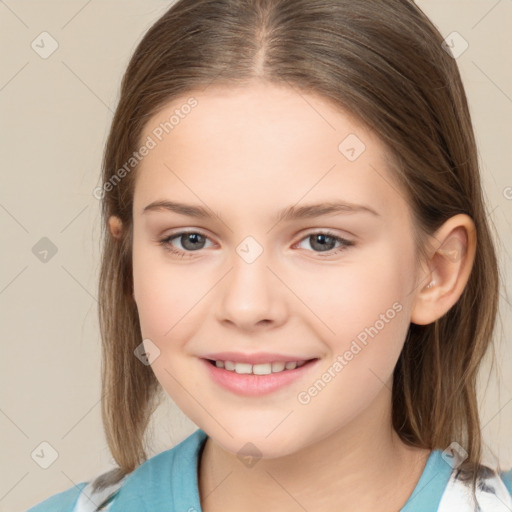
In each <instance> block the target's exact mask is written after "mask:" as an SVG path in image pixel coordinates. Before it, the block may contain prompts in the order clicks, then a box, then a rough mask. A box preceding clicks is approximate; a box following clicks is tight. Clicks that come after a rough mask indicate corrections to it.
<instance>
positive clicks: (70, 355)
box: [0, 0, 512, 512]
mask: <svg viewBox="0 0 512 512" xmlns="http://www.w3.org/2000/svg"><path fill="white" fill-rule="evenodd" d="M418 3H419V5H420V6H421V7H422V8H423V9H424V10H425V12H426V13H427V14H428V15H429V16H430V17H431V19H432V20H433V21H434V23H435V24H436V25H437V26H438V27H439V29H440V31H441V33H442V34H443V36H445V37H446V36H448V34H450V33H451V32H453V31H457V32H459V33H460V34H461V35H462V37H463V38H464V39H465V40H466V41H467V42H468V43H469V47H468V49H467V50H466V51H465V52H464V53H463V54H462V55H460V57H458V58H457V62H458V64H459V67H460V69H461V72H462V75H463V80H464V83H465V86H466V90H467V93H468V97H469V102H470V107H471V112H472V115H473V119H474V124H475V129H476V135H477V140H478V143H479V149H480V157H481V163H482V174H483V180H484V186H485V190H486V195H487V197H488V204H489V216H490V218H491V220H492V221H493V222H494V223H495V224H496V227H497V231H498V233H499V234H500V236H501V238H502V241H503V245H502V247H501V248H500V255H501V261H502V268H503V282H504V284H505V286H507V287H508V289H509V290H510V277H509V276H510V269H511V260H510V254H511V244H512V237H511V236H510V235H511V232H512V222H511V219H512V189H511V188H507V187H512V175H511V172H510V165H511V164H510V162H511V161H512V154H511V147H512V144H511V143H512V139H511V135H512V133H511V132H512V129H511V119H512V71H511V70H512V66H511V65H510V64H511V63H510V57H509V55H510V48H511V47H512V31H511V30H510V27H511V26H512V2H511V1H510V0H500V1H497V0H479V1H474V0H471V1H470V0H466V1H453V0H450V1H449V2H447V1H427V0H422V1H420V2H418ZM169 5H170V3H169V2H167V1H158V0H152V1H148V0H144V1H142V0H139V1H133V0H132V1H119V0H117V1H113V0H111V1H99V0H89V1H86V0H79V1H75V0H73V1H70V0H67V1H41V0H31V1H14V0H7V1H0V20H1V26H0V34H1V36H0V37H1V38H2V41H1V42H2V46H3V48H4V50H3V52H2V65H1V67H0V105H1V125H0V140H1V143H2V155H1V167H2V182H3V184H2V188H1V192H0V223H1V229H2V236H3V243H2V248H3V251H2V266H1V274H0V307H1V312H2V321H1V329H2V358H1V379H2V381H1V389H2V393H1V403H0V427H1V432H2V436H1V441H2V456H1V464H2V466H1V471H2V472H1V475H0V476H1V478H0V511H2V512H7V511H9V512H16V511H23V510H26V509H27V508H28V507H29V506H32V505H34V504H35V503H37V502H39V501H41V500H43V499H44V498H46V497H48V496H50V495H53V494H55V493H57V492H60V491H63V490H65V489H68V488H70V487H71V486H72V485H73V484H74V483H78V482H83V481H85V480H90V479H92V478H93V477H94V476H96V475H97V474H99V473H100V472H103V471H106V470H107V469H108V468H109V467H110V464H111V457H110V454H109V453H108V450H107V447H106V442H105V439H104V435H103V431H102V426H101V421H100V406H99V402H100V396H101V393H100V385H99V382H100V381H99V375H100V374H99V371H100V345H99V335H98V323H97V313H96V307H97V300H96V286H97V278H98V268H99V237H98V235H99V222H100V216H99V203H98V201H97V200H96V199H95V198H94V197H93V195H92V191H93V189H94V187H95V186H97V185H98V183H99V169H100V159H101V154H102V150H103V144H104V142H105V138H106V134H107V131H108V127H109V123H110V121H111V118H112V112H113V110H114V107H115V105H116V102H117V98H118V89H119V84H120V80H121V76H122V73H123V71H124V68H125V66H126V64H127V62H128V59H129V57H130V55H131V53H132V51H133V50H134V48H135V45H136V43H137V42H138V41H139V40H140V38H141V37H142V35H143V34H144V33H145V31H146V30H147V29H148V28H149V27H150V26H151V24H152V23H153V22H154V21H156V19H157V18H158V17H159V16H160V15H161V14H162V13H163V12H164V11H165V10H166V9H167V8H168V7H169ZM43 31H47V32H49V33H50V34H51V36H52V37H53V38H54V39H55V40H56V41H57V42H58V45H59V47H58V49H57V50H56V51H55V53H53V54H52V55H51V56H50V57H48V58H47V59H43V58H41V57H40V56H39V54H38V53H36V51H34V50H33V49H32V47H31V43H32V41H34V40H36V38H37V37H38V36H39V34H41V32H43ZM38 40H40V39H37V40H36V42H37V41H38ZM48 47H49V46H46V48H48ZM506 49H508V50H506ZM43 237H47V238H48V239H49V240H51V242H52V243H53V244H54V245H55V247H56V249H57V252H56V254H55V255H53V256H52V255H51V252H50V253H49V254H48V256H47V258H48V261H47V262H46V263H44V262H42V261H40V260H39V259H38V258H37V257H36V255H35V254H34V253H33V249H32V248H33V247H34V246H35V245H36V244H37V243H38V242H39V241H40V239H41V238H43ZM40 243H44V242H40ZM510 304H511V300H510V296H509V293H507V290H506V289H505V288H504V289H503V291H502V300H501V323H500V324H499V325H498V335H497V337H496V338H497V339H496V341H497V347H498V351H497V360H498V362H499V366H500V368H501V372H502V374H503V377H502V381H501V383H500V387H499V388H498V386H497V384H496V379H495V378H494V377H493V378H491V380H490V384H489V387H488V389H487V392H485V393H484V391H485V390H484V388H483V387H481V388H480V390H481V391H480V395H481V403H482V415H483V417H482V425H483V426H484V431H483V432H484V437H485V440H486V442H487V443H488V445H489V446H490V447H491V448H492V449H493V450H494V452H495V453H496V454H497V455H498V456H499V458H500V459H501V461H502V464H503V465H505V466H509V465H511V464H512V443H511V435H510V433H511V432H512V372H511V371H510V370H511V369H512V343H511V339H510V334H509V333H510V332H511V331H512V320H511V316H512V315H511V306H510ZM482 380H485V381H486V380H487V379H482ZM498 390H499V392H498ZM153 426H154V427H155V428H154V447H153V451H152V453H151V455H152V454H154V453H158V452H160V451H162V450H164V449H167V448H169V447H171V446H173V445H174V444H176V443H177V442H179V441H181V440H182V439H184V438H185V437H186V436H187V435H188V434H189V433H191V432H192V431H193V430H195V428H196V427H195V426H194V425H193V424H192V423H191V422H190V421H189V420H188V419H187V418H186V417H185V416H184V415H183V414H182V413H181V412H180V411H179V410H178V409H176V407H174V406H173V405H172V404H171V403H170V400H169V404H167V405H166V407H163V408H162V409H161V410H160V411H159V412H158V414H157V415H156V417H155V421H154V422H153ZM42 442H47V443H49V444H50V445H51V446H52V447H53V449H54V450H56V452H57V453H58V458H57V459H56V460H55V462H54V463H53V464H52V465H51V466H49V467H48V468H47V469H43V468H41V467H40V466H39V465H38V464H37V463H36V462H35V460H38V461H41V460H42V459H44V457H43V458H41V457H39V458H38V457H37V456H36V455H34V459H35V460H34V459H33V458H32V455H31V454H33V453H34V451H35V453H41V446H40V444H41V443H42ZM43 449H44V453H45V454H46V455H45V457H48V454H50V452H51V450H50V449H48V448H45V447H44V445H43ZM45 460H48V459H47V458H46V459H45Z"/></svg>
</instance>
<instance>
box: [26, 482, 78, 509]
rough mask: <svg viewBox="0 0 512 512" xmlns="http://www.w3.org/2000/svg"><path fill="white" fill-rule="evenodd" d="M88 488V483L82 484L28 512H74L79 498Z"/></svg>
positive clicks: (51, 497)
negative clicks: (84, 489) (85, 488)
mask: <svg viewBox="0 0 512 512" xmlns="http://www.w3.org/2000/svg"><path fill="white" fill-rule="evenodd" d="M86 486H87V482H81V483H79V484H78V485H76V486H73V487H71V488H70V489H68V490H66V491H63V492H60V493H58V494H55V495H53V496H50V497H49V498H47V499H46V500H44V501H42V502H41V503H38V504H37V505H35V506H34V507H32V508H30V509H28V510H27V512H72V510H73V508H74V506H75V503H76V501H77V499H78V496H79V495H80V493H81V492H82V489H83V488H84V487H86Z"/></svg>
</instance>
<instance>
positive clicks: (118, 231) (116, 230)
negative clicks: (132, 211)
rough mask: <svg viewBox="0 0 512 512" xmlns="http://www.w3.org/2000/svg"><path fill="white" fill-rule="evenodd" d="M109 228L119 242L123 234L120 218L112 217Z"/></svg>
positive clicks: (109, 220)
mask: <svg viewBox="0 0 512 512" xmlns="http://www.w3.org/2000/svg"><path fill="white" fill-rule="evenodd" d="M108 228H109V230H110V233H111V235H112V236H113V237H114V238H116V239H118V240H119V239H120V238H121V235H122V233H123V223H122V221H121V219H120V218H119V217H117V216H116V215H111V216H110V217H109V219H108Z"/></svg>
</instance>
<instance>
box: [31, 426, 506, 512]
mask: <svg viewBox="0 0 512 512" xmlns="http://www.w3.org/2000/svg"><path fill="white" fill-rule="evenodd" d="M206 439H207V435H206V434H205V432H203V431H202V430H201V429H198V430H196V431H195V432H194V433H193V434H191V435H190V436H189V437H187V438H186V439H185V440H184V441H182V442H181V443H180V444H178V445H176V446H175V447H174V448H171V449H170V450H166V451H164V452H162V453H159V454H158V455H155V456H154V457H152V458H150V459H149V460H147V461H146V462H144V463H143V464H141V465H140V466H139V467H138V468H137V469H135V471H133V472H132V473H130V474H129V475H127V477H126V480H125V482H124V483H123V485H122V487H121V489H120V491H119V494H118V495H117V496H116V497H115V499H114V500H113V502H112V504H111V506H110V508H108V511H109V512H201V505H200V501H199V491H198V480H197V468H198V458H199V454H200V452H201V449H202V447H203V445H204V442H205V441H206ZM441 454H442V452H441V451H440V450H434V451H432V452H431V454H430V456H429V458H428V460H427V463H426V465H425V468H424V470H423V473H422V474H421V477H420V479H419V481H418V483H417V484H416V487H415V489H414V491H413V492H412V494H411V496H410V497H409V499H408V500H407V503H406V504H405V505H404V506H403V507H402V509H401V510H400V512H436V511H437V509H438V506H439V502H440V501H441V497H442V495H443V492H444V490H445V487H446V485H447V483H448V480H449V478H450V475H451V473H452V468H451V466H450V465H449V464H448V463H447V462H445V460H444V459H443V458H442V456H441ZM501 477H502V480H503V481H504V482H505V486H506V487H507V489H508V492H509V493H510V494H512V469H511V470H510V471H507V472H503V473H501ZM86 485H87V482H82V483H80V484H78V485H77V486H76V487H72V488H71V489H68V490H67V491H64V492H61V493H59V494H56V495H55V496H52V497H50V498H48V499H47V500H45V501H43V502H42V503H39V504H38V505H36V506H35V507H32V508H31V509H29V510H28V511H27V512H72V511H73V508H74V506H75V503H76V502H77V500H78V496H79V494H80V492H81V490H82V489H83V488H84V487H85V486H86Z"/></svg>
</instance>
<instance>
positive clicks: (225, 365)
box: [206, 358, 317, 375]
mask: <svg viewBox="0 0 512 512" xmlns="http://www.w3.org/2000/svg"><path fill="white" fill-rule="evenodd" d="M316 360H317V358H314V359H307V360H299V361H286V362H285V361H274V362H268V363H258V364H250V363H238V362H236V361H221V360H213V359H206V361H208V362H209V363H210V364H211V365H212V366H216V367H217V368H222V369H224V370H227V371H228V372H233V373H238V374H246V375H269V374H271V373H282V372H288V371H290V370H295V369H297V368H301V367H302V366H304V365H307V364H310V363H312V362H314V361H316Z"/></svg>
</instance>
